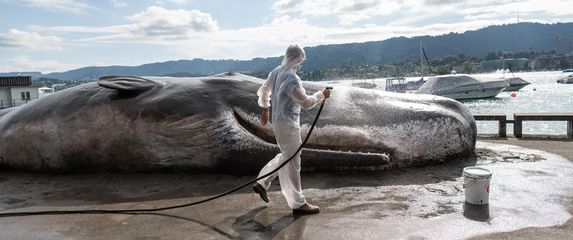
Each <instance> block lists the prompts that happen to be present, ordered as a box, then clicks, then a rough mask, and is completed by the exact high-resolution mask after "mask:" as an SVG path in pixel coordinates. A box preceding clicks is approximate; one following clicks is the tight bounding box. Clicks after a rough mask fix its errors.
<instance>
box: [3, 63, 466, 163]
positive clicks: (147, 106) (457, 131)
mask: <svg viewBox="0 0 573 240" xmlns="http://www.w3.org/2000/svg"><path fill="white" fill-rule="evenodd" d="M262 83H263V80H261V79H258V78H253V77H250V76H247V75H242V74H235V73H227V74H221V75H215V76H210V77H200V78H168V77H113V76H111V77H103V78H101V79H100V80H99V81H98V82H92V83H87V84H83V85H80V86H77V87H73V88H69V89H66V90H62V91H59V92H56V93H54V94H50V95H48V96H45V97H43V98H41V99H39V100H36V101H32V102H30V103H27V104H25V105H22V106H20V107H15V108H10V109H4V110H0V170H15V171H26V172H60V173H62V172H66V173H75V172H163V171H183V172H228V173H236V174H253V173H256V172H258V171H259V170H260V168H261V167H262V166H264V164H265V163H266V162H267V161H269V160H270V159H271V158H273V157H274V156H275V155H276V154H277V153H278V152H280V151H279V149H278V147H277V145H276V144H274V142H273V141H274V140H273V139H274V137H273V135H272V131H271V130H270V128H269V127H268V126H262V125H260V124H259V123H258V120H259V119H258V116H259V114H260V107H259V106H258V105H257V96H256V91H257V89H258V88H259V87H260V86H261V84H262ZM304 87H305V89H306V90H307V91H308V93H309V94H310V93H313V92H315V91H317V90H320V89H322V88H323V87H324V85H321V84H313V83H307V82H305V83H304ZM317 110H318V107H316V108H314V109H312V110H302V113H301V123H302V125H303V133H302V135H303V137H304V136H306V132H307V131H308V127H309V124H310V123H312V120H313V119H314V117H315V115H316V113H317ZM475 138H476V126H475V121H474V119H473V117H472V115H471V113H470V112H469V110H468V109H467V108H466V107H465V106H463V105H462V104H461V103H459V102H457V101H455V100H452V99H447V98H443V97H438V96H433V95H410V94H400V93H390V92H381V91H374V90H367V89H360V88H353V87H345V86H336V87H335V89H334V90H333V92H332V96H331V98H329V99H328V100H327V101H326V104H325V107H324V110H323V112H322V115H321V118H320V120H319V121H318V124H317V128H316V129H315V132H314V133H313V136H311V139H310V141H309V143H308V145H307V146H305V149H304V150H303V151H302V159H303V161H302V165H303V168H305V169H310V170H345V169H383V168H389V167H404V166H412V165H424V164H430V163H434V162H441V161H445V160H448V159H453V158H458V157H463V156H468V155H471V154H473V152H474V149H475V142H476V139H475Z"/></svg>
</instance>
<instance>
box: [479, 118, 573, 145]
mask: <svg viewBox="0 0 573 240" xmlns="http://www.w3.org/2000/svg"><path fill="white" fill-rule="evenodd" d="M474 119H475V120H476V121H497V122H498V123H499V127H498V136H499V137H506V135H507V133H506V129H507V124H508V123H511V124H513V135H514V136H515V137H516V138H522V137H523V133H522V128H523V127H522V126H523V122H524V121H564V122H567V138H569V139H572V138H573V113H514V114H513V120H508V119H507V116H506V115H505V113H480V114H474Z"/></svg>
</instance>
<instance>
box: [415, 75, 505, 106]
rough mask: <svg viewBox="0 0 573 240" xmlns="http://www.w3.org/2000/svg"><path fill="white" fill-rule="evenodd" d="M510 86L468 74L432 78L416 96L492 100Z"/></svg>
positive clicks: (500, 81)
mask: <svg viewBox="0 0 573 240" xmlns="http://www.w3.org/2000/svg"><path fill="white" fill-rule="evenodd" d="M508 86H509V83H508V82H507V81H506V80H499V79H496V80H478V79H476V78H473V77H471V76H469V75H466V74H456V75H441V76H434V77H430V78H429V79H428V80H426V82H425V83H424V85H422V86H421V87H420V89H418V90H417V91H416V92H415V93H416V94H433V95H439V96H443V97H448V98H452V99H456V100H461V99H477V98H491V97H495V96H497V95H498V94H499V93H500V92H501V91H503V89H505V88H506V87H508Z"/></svg>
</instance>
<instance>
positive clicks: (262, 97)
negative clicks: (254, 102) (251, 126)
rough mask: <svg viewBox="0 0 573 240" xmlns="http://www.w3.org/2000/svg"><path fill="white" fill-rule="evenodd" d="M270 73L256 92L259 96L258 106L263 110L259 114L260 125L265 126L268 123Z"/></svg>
mask: <svg viewBox="0 0 573 240" xmlns="http://www.w3.org/2000/svg"><path fill="white" fill-rule="evenodd" d="M271 74H272V72H271V73H269V77H268V78H267V80H266V81H265V83H263V85H262V86H261V87H260V88H259V90H258V91H257V96H259V100H258V103H259V106H260V107H261V108H262V109H263V110H262V113H261V124H263V125H267V123H268V122H269V107H270V106H271V87H272V81H271Z"/></svg>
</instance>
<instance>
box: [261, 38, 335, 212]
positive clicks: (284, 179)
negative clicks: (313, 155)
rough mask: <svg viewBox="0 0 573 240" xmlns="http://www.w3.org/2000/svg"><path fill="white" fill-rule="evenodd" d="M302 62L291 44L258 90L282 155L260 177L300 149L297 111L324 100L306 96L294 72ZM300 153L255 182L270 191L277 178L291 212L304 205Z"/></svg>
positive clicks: (317, 95) (318, 94)
mask: <svg viewBox="0 0 573 240" xmlns="http://www.w3.org/2000/svg"><path fill="white" fill-rule="evenodd" d="M304 59H305V53H304V50H303V49H302V48H301V47H300V46H298V45H296V44H293V45H291V46H289V48H288V49H287V52H286V54H285V56H284V59H283V61H282V64H281V65H280V66H278V67H276V68H275V69H274V70H273V71H271V73H270V74H269V76H268V78H267V80H266V82H265V83H264V84H263V85H262V86H261V87H260V88H259V90H258V91H257V95H258V96H259V100H258V103H259V106H260V107H262V108H268V107H270V106H271V103H272V105H273V106H272V114H271V115H272V120H271V122H272V129H273V132H274V134H275V137H276V140H277V144H278V145H279V148H280V151H281V153H279V154H277V156H276V157H275V158H273V159H272V160H271V161H269V162H268V163H267V164H266V165H265V166H264V167H263V169H262V170H261V172H260V173H259V177H260V176H263V175H265V174H267V173H269V172H271V171H272V170H274V169H276V168H277V167H278V166H280V165H281V164H282V163H283V162H284V161H286V160H288V159H289V158H290V157H291V156H293V155H294V153H295V152H296V150H297V149H298V148H299V147H300V145H301V136H300V108H301V107H303V108H305V109H310V108H313V107H314V106H316V105H317V104H318V103H319V102H320V101H321V100H323V99H324V94H323V92H322V91H318V92H316V93H315V94H313V95H310V96H309V95H306V91H305V89H304V88H303V87H302V82H301V80H300V78H299V77H298V76H297V75H296V71H297V69H298V68H299V67H300V65H301V64H302V62H303V61H304ZM300 164H301V159H300V152H299V153H298V154H297V155H296V156H295V157H294V158H293V159H292V160H291V161H290V162H289V163H288V164H286V165H285V166H284V167H283V168H281V169H280V170H279V171H278V172H276V173H274V174H272V175H270V176H268V177H266V178H264V179H261V180H259V181H258V183H259V184H261V185H262V186H263V187H264V188H265V189H269V187H270V185H271V182H272V181H273V179H275V178H276V177H277V175H278V176H279V181H280V185H281V190H282V193H283V195H284V196H285V198H286V201H287V203H288V205H289V207H290V208H292V209H297V208H300V207H301V206H303V205H304V204H305V203H306V200H305V198H304V195H303V194H302V188H301V181H300Z"/></svg>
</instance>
